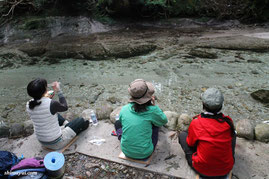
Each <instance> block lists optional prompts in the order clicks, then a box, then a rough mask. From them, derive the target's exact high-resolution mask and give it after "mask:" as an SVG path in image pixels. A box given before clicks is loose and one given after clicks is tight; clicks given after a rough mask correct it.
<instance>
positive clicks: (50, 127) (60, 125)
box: [26, 78, 89, 150]
mask: <svg viewBox="0 0 269 179" xmlns="http://www.w3.org/2000/svg"><path fill="white" fill-rule="evenodd" d="M52 88H53V90H54V92H55V93H57V94H58V97H59V101H56V100H52V99H51V96H49V95H48V93H47V81H46V80H45V79H41V78H37V79H35V80H33V81H31V82H30V83H29V84H28V86H27V93H28V95H29V96H31V97H32V98H33V99H31V100H30V101H28V102H27V104H26V110H27V112H28V114H29V116H30V118H31V120H32V121H33V125H34V132H35V135H36V137H37V139H38V141H39V142H40V143H41V145H42V146H44V147H46V148H49V149H53V150H58V149H61V148H63V147H65V146H66V145H67V144H68V143H69V142H71V140H72V139H73V138H74V137H75V136H76V135H78V134H79V133H80V132H82V131H84V130H86V129H87V128H88V127H89V121H88V120H84V119H83V118H76V119H74V120H72V121H71V122H68V121H67V120H65V119H64V118H63V117H62V116H61V115H60V114H58V112H63V111H66V110H67V109H68V107H67V103H66V100H65V97H64V96H63V93H62V91H61V90H60V84H59V83H58V82H53V86H52Z"/></svg>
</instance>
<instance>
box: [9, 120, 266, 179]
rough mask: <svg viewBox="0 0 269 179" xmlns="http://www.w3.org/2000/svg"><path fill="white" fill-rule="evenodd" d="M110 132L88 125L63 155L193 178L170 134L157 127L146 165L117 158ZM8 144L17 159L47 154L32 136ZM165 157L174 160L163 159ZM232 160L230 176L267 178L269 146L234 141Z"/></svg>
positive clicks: (117, 146)
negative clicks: (231, 174)
mask: <svg viewBox="0 0 269 179" xmlns="http://www.w3.org/2000/svg"><path fill="white" fill-rule="evenodd" d="M112 130H114V127H113V124H110V123H107V122H104V121H100V122H99V124H98V126H96V127H95V126H90V127H89V129H87V130H86V131H85V132H83V133H81V134H80V137H79V138H78V140H77V141H76V142H75V143H74V144H72V145H71V146H70V148H69V149H68V150H66V151H65V152H64V154H69V153H74V152H79V153H82V154H85V155H88V156H92V157H97V158H101V159H105V160H108V161H113V162H116V163H121V164H124V165H127V166H132V167H136V168H140V169H143V170H148V171H152V172H156V173H161V174H166V175H170V176H174V177H179V178H195V173H194V172H193V171H192V170H191V169H190V167H189V166H188V165H187V162H186V160H185V156H184V153H183V151H182V149H181V147H180V145H179V144H178V142H177V140H171V139H170V138H169V135H170V134H171V132H169V131H168V130H167V129H165V128H161V130H160V133H159V142H158V144H157V148H156V151H155V153H154V154H153V159H152V161H151V164H150V165H149V166H145V165H144V164H139V163H135V162H131V161H128V160H123V159H120V158H118V156H119V153H120V142H119V141H118V139H117V137H115V136H111V132H112ZM94 137H95V139H97V138H99V139H105V142H104V143H102V144H101V145H99V146H98V145H95V144H92V143H91V142H90V141H91V140H92V139H94ZM8 143H9V145H12V146H13V147H12V148H13V150H12V151H13V152H14V153H15V154H17V155H18V156H21V155H22V154H23V155H24V157H26V158H29V157H33V156H41V157H42V156H45V155H46V154H47V153H48V152H49V151H46V150H44V149H42V147H41V146H40V144H39V143H38V141H37V140H36V138H35V136H34V135H31V136H29V137H27V138H23V139H19V140H12V141H9V142H8ZM169 156H170V157H171V156H174V157H173V158H171V159H167V160H165V159H166V158H169ZM235 160H236V162H235V165H234V168H233V176H234V177H235V178H236V177H237V178H244V179H248V178H253V179H262V178H263V179H264V178H268V177H269V171H268V166H269V143H262V142H259V141H249V140H246V139H243V138H237V144H236V151H235Z"/></svg>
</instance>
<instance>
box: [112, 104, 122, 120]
mask: <svg viewBox="0 0 269 179" xmlns="http://www.w3.org/2000/svg"><path fill="white" fill-rule="evenodd" d="M121 108H122V106H120V107H117V108H116V109H114V110H113V111H112V113H111V114H110V121H111V122H112V123H113V124H114V123H115V120H116V116H117V115H119V114H120V110H121Z"/></svg>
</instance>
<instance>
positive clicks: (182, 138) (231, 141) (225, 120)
mask: <svg viewBox="0 0 269 179" xmlns="http://www.w3.org/2000/svg"><path fill="white" fill-rule="evenodd" d="M201 98H202V102H203V109H204V112H203V113H201V114H199V115H197V116H196V117H194V119H193V120H192V122H191V124H190V126H189V129H188V132H181V133H180V134H179V143H180V145H181V147H182V149H183V150H184V152H185V156H186V159H187V162H188V164H189V165H190V167H192V169H194V170H195V172H197V173H198V174H200V176H202V177H204V178H226V176H227V174H229V172H230V171H231V170H232V168H233V165H234V162H235V160H234V149H235V142H236V134H235V129H234V125H233V121H232V119H231V118H230V117H229V116H225V115H223V114H222V113H221V109H222V104H223V101H224V98H223V95H222V93H221V92H220V91H219V90H217V89H215V88H209V89H207V90H206V91H205V92H204V93H203V94H202V95H201Z"/></svg>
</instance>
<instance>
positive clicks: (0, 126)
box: [0, 117, 10, 138]
mask: <svg viewBox="0 0 269 179" xmlns="http://www.w3.org/2000/svg"><path fill="white" fill-rule="evenodd" d="M9 130H10V128H9V127H8V126H7V125H6V123H5V122H4V121H3V120H2V119H1V117H0V138H2V137H8V136H9Z"/></svg>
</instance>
